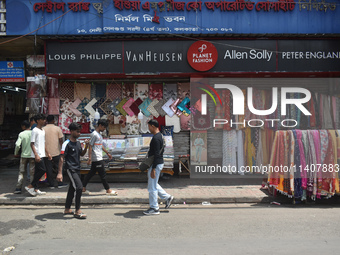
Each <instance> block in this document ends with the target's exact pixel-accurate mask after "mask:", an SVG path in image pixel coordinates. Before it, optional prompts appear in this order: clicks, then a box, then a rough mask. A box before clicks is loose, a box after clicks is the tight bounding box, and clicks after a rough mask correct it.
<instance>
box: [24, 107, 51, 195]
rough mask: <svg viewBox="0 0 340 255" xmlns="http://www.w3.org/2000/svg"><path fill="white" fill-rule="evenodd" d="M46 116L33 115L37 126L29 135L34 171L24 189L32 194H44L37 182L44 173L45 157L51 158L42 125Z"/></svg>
mask: <svg viewBox="0 0 340 255" xmlns="http://www.w3.org/2000/svg"><path fill="white" fill-rule="evenodd" d="M45 119H46V117H45V116H44V115H43V114H37V115H35V116H34V120H35V122H36V123H37V126H36V127H35V128H34V129H33V130H32V135H31V148H32V157H33V158H34V159H35V171H34V178H33V181H32V182H31V184H29V185H28V186H27V187H25V189H26V190H27V192H28V193H29V194H30V195H32V196H34V197H35V196H36V195H45V194H46V192H43V191H40V190H39V189H38V183H39V180H40V178H41V177H42V176H43V175H44V174H45V173H46V165H45V159H44V158H46V157H48V160H52V157H51V155H50V154H49V153H48V151H47V150H46V147H45V131H44V130H43V129H42V127H43V126H44V125H45Z"/></svg>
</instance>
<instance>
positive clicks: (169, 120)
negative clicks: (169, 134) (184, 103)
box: [165, 115, 181, 133]
mask: <svg viewBox="0 0 340 255" xmlns="http://www.w3.org/2000/svg"><path fill="white" fill-rule="evenodd" d="M165 125H166V126H174V133H179V132H180V131H181V121H180V119H179V117H178V116H177V115H174V116H172V117H169V116H168V115H166V116H165Z"/></svg>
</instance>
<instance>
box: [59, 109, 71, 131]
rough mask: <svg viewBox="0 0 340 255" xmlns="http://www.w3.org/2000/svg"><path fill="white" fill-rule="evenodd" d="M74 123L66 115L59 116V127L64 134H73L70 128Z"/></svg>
mask: <svg viewBox="0 0 340 255" xmlns="http://www.w3.org/2000/svg"><path fill="white" fill-rule="evenodd" d="M72 122H73V121H72V118H70V117H68V116H67V115H66V114H65V113H62V114H60V115H59V121H58V126H59V127H60V128H61V131H62V132H63V134H70V133H71V132H70V130H69V129H68V127H69V125H70V124H71V123H72Z"/></svg>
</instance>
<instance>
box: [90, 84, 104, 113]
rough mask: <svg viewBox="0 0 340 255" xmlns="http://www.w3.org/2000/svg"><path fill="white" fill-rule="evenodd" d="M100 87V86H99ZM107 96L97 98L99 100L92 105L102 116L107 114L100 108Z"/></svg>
mask: <svg viewBox="0 0 340 255" xmlns="http://www.w3.org/2000/svg"><path fill="white" fill-rule="evenodd" d="M97 87H98V86H97ZM105 100H106V98H104V97H102V98H99V99H98V100H97V102H96V103H95V104H94V105H93V106H92V108H93V109H94V110H95V111H96V110H98V112H99V114H100V117H103V116H104V115H105V112H104V111H103V110H102V109H101V108H100V106H101V105H102V104H103V103H104V102H105Z"/></svg>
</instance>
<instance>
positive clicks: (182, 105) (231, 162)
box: [8, 0, 340, 194]
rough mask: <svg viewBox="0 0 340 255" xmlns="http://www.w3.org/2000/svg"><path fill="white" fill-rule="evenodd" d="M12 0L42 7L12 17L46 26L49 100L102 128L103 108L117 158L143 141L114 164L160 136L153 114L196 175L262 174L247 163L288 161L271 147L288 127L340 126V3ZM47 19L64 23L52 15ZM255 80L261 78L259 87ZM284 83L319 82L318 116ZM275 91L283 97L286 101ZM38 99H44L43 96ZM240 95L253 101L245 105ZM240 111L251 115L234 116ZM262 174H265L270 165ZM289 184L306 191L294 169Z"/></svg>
mask: <svg viewBox="0 0 340 255" xmlns="http://www.w3.org/2000/svg"><path fill="white" fill-rule="evenodd" d="M19 2H20V4H18V3H19ZM8 3H9V6H8V9H9V11H10V10H11V9H12V10H14V9H15V8H19V9H20V10H24V9H25V10H26V11H27V12H29V14H30V15H29V16H30V18H29V22H28V25H25V24H23V23H19V22H18V21H17V20H15V21H13V23H12V25H10V24H8V29H9V34H11V35H17V34H25V33H28V32H30V29H31V28H30V27H39V29H38V30H37V32H36V33H37V34H38V35H41V38H44V41H45V59H46V67H45V68H46V71H45V74H46V76H47V77H49V78H48V80H47V83H46V88H47V94H45V95H44V97H45V100H43V102H45V104H46V106H47V107H46V108H45V110H46V113H48V114H54V115H58V116H59V125H60V126H61V127H62V129H63V131H64V133H65V134H67V133H68V130H67V126H68V124H69V123H70V122H72V121H77V122H81V123H82V124H83V129H84V130H83V133H87V132H91V130H93V128H94V124H95V119H94V115H95V112H96V111H98V112H99V114H100V117H104V118H107V119H108V120H109V122H110V126H109V130H108V132H109V133H108V137H110V136H111V138H112V139H113V141H111V142H110V145H109V146H112V148H116V150H117V154H116V155H117V158H118V157H121V156H120V155H121V154H119V153H120V152H121V151H122V150H120V149H122V148H121V146H122V144H124V146H125V144H135V145H137V144H138V146H132V148H139V149H131V150H130V151H129V153H126V154H125V156H126V158H127V159H129V160H130V159H131V161H128V160H127V161H128V163H126V164H125V163H124V166H123V164H121V163H118V162H116V163H112V164H111V169H112V170H114V169H116V170H117V169H119V170H122V169H125V170H126V169H129V170H133V169H136V166H137V165H136V162H135V159H137V160H138V158H141V157H142V156H143V152H145V151H141V150H140V148H141V147H143V145H145V144H147V141H148V139H149V138H148V136H149V135H148V134H147V129H146V125H145V123H146V122H147V120H148V119H149V118H157V119H158V121H159V122H160V123H161V125H162V126H163V132H164V134H167V135H169V137H172V139H169V141H168V142H169V143H168V145H169V146H168V147H169V151H168V155H169V159H168V162H169V164H168V169H169V171H170V170H171V169H174V167H173V166H175V168H177V165H178V161H179V156H181V155H190V163H191V164H190V172H191V173H190V175H191V177H192V178H210V177H212V178H216V177H218V178H221V177H228V178H230V177H232V176H234V175H240V176H242V175H244V174H251V175H253V174H256V173H254V172H255V171H253V170H251V171H248V172H247V173H243V172H242V171H240V168H241V166H248V167H251V166H261V165H266V166H267V165H271V164H276V163H275V162H274V161H273V159H272V158H271V155H272V151H273V150H272V148H273V147H272V146H273V144H274V145H275V141H274V140H275V131H277V130H285V132H288V130H292V129H294V130H295V129H301V130H311V129H313V130H321V129H327V130H337V129H339V128H340V127H339V115H340V113H339V112H340V111H339V105H340V104H339V103H340V102H339V97H338V96H339V94H340V78H339V77H340V46H339V45H340V40H339V37H338V36H337V35H338V34H339V32H340V30H339V29H340V24H339V19H338V18H337V17H338V16H339V8H337V7H338V3H333V2H332V3H326V2H324V1H323V2H315V3H313V4H312V3H311V2H306V1H299V2H293V1H277V2H275V1H273V2H261V1H254V2H251V1H247V2H245V1H233V2H227V1H219V2H217V1H215V2H202V1H196V2H189V1H184V2H177V1H165V2H152V3H151V2H148V1H111V2H108V3H107V5H105V4H101V3H96V2H93V1H88V2H86V3H85V2H84V3H83V1H81V2H79V3H73V2H68V1H66V2H65V3H64V2H57V1H56V2H52V1H47V2H46V3H45V2H38V1H33V2H32V3H30V4H28V3H24V2H22V1H19V0H17V1H14V0H13V1H8ZM14 3H16V4H17V5H15V6H14ZM22 4H24V5H25V8H23V7H22V6H21V5H22ZM20 6H21V7H20ZM14 7H15V8H14ZM16 10H17V9H16ZM64 15H65V16H64ZM56 20H57V21H56ZM283 20H284V22H283ZM41 21H43V23H44V24H48V23H49V22H52V21H53V23H52V24H51V25H47V26H40V24H41V23H40V22H41ZM70 24H72V26H70ZM311 34H313V35H311ZM58 35H60V37H62V39H60V38H59V39H58V38H57V36H58ZM216 84H227V85H228V84H229V85H233V86H236V87H237V88H238V89H239V90H240V91H242V95H243V96H242V97H235V98H234V92H232V91H230V88H229V89H223V88H220V87H218V86H217V87H215V86H216ZM248 88H252V89H253V90H252V96H250V99H247V95H248V94H249V93H250V91H248ZM273 88H277V91H278V92H277V94H275V91H273ZM284 88H304V89H308V91H311V95H312V96H311V98H312V101H311V100H308V102H304V103H303V105H305V107H306V109H308V110H309V111H312V109H314V115H315V117H310V116H306V115H305V114H304V113H301V109H300V108H299V107H297V106H292V105H289V104H287V106H283V107H281V103H282V100H281V99H280V98H281V97H280V95H282V91H284V92H285V95H286V98H287V99H291V100H293V99H300V100H302V99H303V98H304V95H303V93H301V92H299V91H298V92H297V91H295V90H294V89H293V90H289V89H288V90H285V89H284ZM228 91H229V92H228ZM272 95H275V96H276V97H277V98H278V100H277V101H276V103H277V105H276V107H275V104H273V102H274V101H273V100H274V98H275V96H272ZM39 97H40V98H39V100H40V101H39V102H41V95H40V96H39ZM32 99H34V100H32ZM235 100H236V101H237V100H243V102H244V105H242V106H240V105H239V104H237V103H238V102H235ZM252 100H253V101H252ZM28 102H29V103H28V105H27V106H28V107H29V108H32V106H33V104H34V102H38V98H30V100H28ZM249 102H251V103H250V105H253V108H254V109H255V110H256V109H257V110H265V109H269V108H270V109H271V106H273V105H274V106H273V107H275V110H274V111H273V112H271V113H270V118H269V117H268V118H265V117H263V116H257V114H254V113H253V112H256V111H253V112H252V111H251V110H250V109H249ZM312 102H313V103H312ZM30 103H31V104H30ZM236 104H237V105H238V107H239V108H240V107H242V108H243V109H244V111H243V112H241V113H237V114H234V113H235V111H236V109H235V111H233V110H232V109H233V105H236ZM204 105H205V106H204ZM202 107H203V108H202ZM285 107H286V108H287V110H286V113H285V114H281V113H282V111H283V110H284V109H286V108H285ZM40 108H41V107H40ZM273 109H274V108H273ZM328 109H329V110H331V111H328ZM319 111H320V114H319V113H318V117H316V114H317V112H319ZM329 112H330V113H329ZM314 115H313V116H314ZM266 119H275V121H266ZM277 120H278V121H277ZM292 120H295V122H294V121H292ZM232 121H233V122H234V123H239V124H237V125H234V126H232V125H230V124H231V122H232ZM244 121H246V122H244ZM249 121H250V122H249ZM292 122H293V124H294V125H293V124H292ZM240 123H241V124H240ZM243 123H245V124H243ZM259 123H260V124H261V123H263V125H260V124H259ZM295 124H296V125H295ZM332 132H333V131H332ZM332 134H333V133H332ZM334 134H336V133H334ZM289 135H291V133H289ZM330 135H331V134H330ZM114 139H116V141H114ZM129 139H130V140H129ZM117 144H119V146H118V147H120V148H117ZM333 145H334V146H335V144H333ZM124 146H123V147H124ZM124 148H125V147H124ZM332 151H333V152H334V149H333V150H332ZM285 153H286V154H287V153H288V149H287V150H286V152H285ZM125 156H124V157H125ZM138 156H139V157H138ZM288 162H290V163H291V162H292V161H289V160H286V161H285V163H287V164H288ZM213 166H214V167H215V169H218V166H221V167H222V168H223V166H234V167H235V169H236V171H230V169H229V170H228V171H222V172H221V171H220V173H217V172H212V169H214V168H212V167H213ZM208 167H210V168H209V169H210V170H207V169H208ZM232 170H233V169H232ZM214 171H216V170H214ZM226 173H227V174H226ZM276 177H277V176H276ZM259 178H260V179H259V183H260V182H261V181H262V178H263V175H262V173H261V174H260V175H259ZM280 178H281V177H280ZM280 178H279V179H280ZM276 179H278V178H276ZM286 179H287V178H286ZM292 179H294V178H292ZM285 182H287V180H285ZM280 183H282V182H280ZM292 183H293V185H292ZM271 184H272V185H274V186H278V184H277V183H271ZM280 185H281V184H280ZM288 186H289V187H288ZM288 186H287V185H286V188H287V189H290V190H289V191H287V192H286V190H283V188H282V192H284V193H286V194H294V192H293V193H292V190H291V188H292V187H294V181H291V182H290V185H288ZM333 193H334V192H333Z"/></svg>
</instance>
